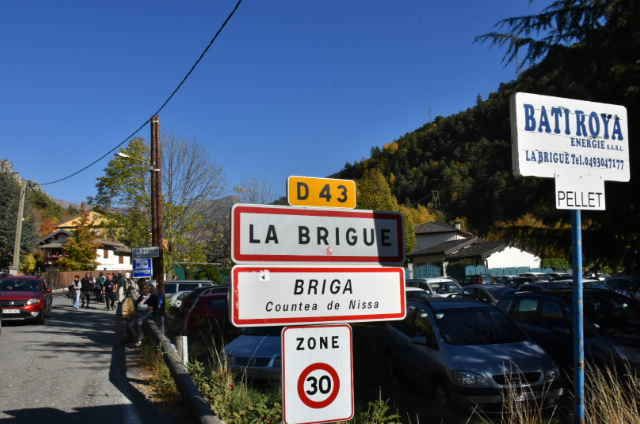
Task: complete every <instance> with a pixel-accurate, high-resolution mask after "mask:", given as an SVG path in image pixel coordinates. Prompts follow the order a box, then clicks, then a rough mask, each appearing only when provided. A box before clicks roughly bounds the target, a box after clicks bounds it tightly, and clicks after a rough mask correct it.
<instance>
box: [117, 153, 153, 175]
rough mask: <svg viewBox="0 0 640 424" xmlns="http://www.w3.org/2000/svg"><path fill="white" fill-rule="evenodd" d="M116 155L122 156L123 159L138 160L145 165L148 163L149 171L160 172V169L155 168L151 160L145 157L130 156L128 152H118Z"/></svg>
mask: <svg viewBox="0 0 640 424" xmlns="http://www.w3.org/2000/svg"><path fill="white" fill-rule="evenodd" d="M116 156H117V157H120V158H122V159H128V160H132V161H134V162H138V163H142V164H144V165H147V166H148V167H149V171H151V172H160V169H158V168H154V167H153V166H151V163H149V161H146V160H144V159H138V158H134V157H132V156H129V155H128V154H126V153H122V152H118V153H116Z"/></svg>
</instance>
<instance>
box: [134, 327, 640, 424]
mask: <svg viewBox="0 0 640 424" xmlns="http://www.w3.org/2000/svg"><path fill="white" fill-rule="evenodd" d="M218 346H220V344H218ZM208 357H209V359H210V363H208V364H203V363H202V362H197V361H196V362H192V363H190V364H189V372H190V373H191V375H192V377H193V379H194V381H195V383H196V385H197V386H198V388H199V389H200V391H201V393H202V394H203V395H204V396H205V398H207V400H208V401H209V402H210V404H211V406H212V409H213V410H214V411H215V412H216V414H218V415H219V417H220V418H221V419H223V420H224V421H225V422H226V423H227V424H276V423H280V422H282V404H281V402H282V395H281V392H280V387H279V386H276V385H259V386H255V385H253V384H249V383H248V382H247V380H246V378H245V377H244V376H238V375H234V373H232V372H231V369H230V367H229V364H228V362H227V359H226V357H225V356H224V355H223V354H221V353H220V352H219V351H217V350H215V349H210V354H209V355H208ZM142 360H143V364H144V365H145V366H146V367H147V368H148V369H149V370H150V371H151V373H152V377H151V387H152V389H153V393H154V395H155V396H156V397H157V398H158V399H160V400H163V401H166V402H171V401H176V400H178V399H179V393H178V391H177V389H176V387H175V384H174V382H173V378H172V376H171V374H170V372H169V369H168V368H167V367H166V365H165V363H164V360H163V358H162V353H161V351H160V350H159V348H158V347H155V346H154V345H153V343H152V342H151V341H150V340H149V339H145V341H144V342H143V345H142ZM586 374H587V378H586V385H585V394H586V402H587V408H586V409H587V416H586V422H587V423H588V424H605V423H606V424H640V376H639V375H638V374H637V373H635V372H632V371H631V369H630V368H629V367H627V368H626V370H625V371H624V372H618V373H616V372H615V371H613V370H611V369H607V368H605V369H602V368H597V367H591V366H589V367H588V369H587V373H586ZM510 387H511V388H510V389H508V390H507V391H506V392H505V394H504V397H503V408H502V410H501V412H500V413H499V414H498V415H497V416H496V415H494V416H489V415H487V414H484V413H483V412H481V411H479V410H474V411H472V412H471V413H470V414H469V417H468V419H467V420H466V422H465V424H560V423H566V422H569V420H567V418H568V417H566V416H564V415H566V414H567V413H568V411H566V410H564V411H563V410H560V409H557V407H556V409H554V408H552V409H551V410H548V409H547V410H545V408H544V406H545V402H544V400H545V394H544V393H543V395H542V397H541V398H538V399H536V398H535V397H534V396H531V395H532V392H531V389H530V388H517V387H516V386H515V385H511V386H510ZM522 398H530V399H532V400H529V401H526V402H523V401H521V399H522ZM391 405H392V402H391V399H383V398H382V394H379V396H378V399H376V400H373V401H369V402H368V403H367V404H365V405H363V407H362V408H361V409H360V410H358V411H356V415H355V417H354V419H353V420H352V421H351V423H352V424H401V423H408V424H420V422H421V420H420V418H419V417H417V416H416V417H411V416H410V414H411V412H410V411H397V410H394V408H393V407H392V406H391ZM401 413H402V414H404V415H401ZM429 422H436V421H432V420H429ZM442 422H444V421H442Z"/></svg>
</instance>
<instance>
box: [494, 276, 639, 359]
mask: <svg viewBox="0 0 640 424" xmlns="http://www.w3.org/2000/svg"><path fill="white" fill-rule="evenodd" d="M551 284H557V283H551ZM572 293H573V290H572V289H571V288H570V287H569V288H555V289H553V288H548V289H540V290H526V291H521V292H517V293H515V294H514V295H513V296H512V297H511V298H506V299H503V300H502V301H500V302H498V306H499V307H500V308H501V309H502V310H504V311H505V312H506V313H507V314H508V315H509V316H510V317H511V318H512V319H514V320H515V321H516V322H517V323H518V325H519V326H520V328H522V329H523V330H524V331H525V332H526V333H527V334H528V335H529V336H530V337H531V338H532V339H533V340H534V341H536V343H538V344H539V345H541V346H542V347H543V348H544V349H545V350H546V351H547V352H548V353H549V354H550V355H551V356H552V357H553V359H554V360H555V361H556V363H558V365H560V366H561V367H563V368H565V369H569V368H571V367H572V365H573V344H572V343H570V342H569V341H570V340H573V338H572V335H573V326H572V313H571V311H572ZM583 302H584V336H585V358H586V359H587V361H589V362H591V363H594V364H599V365H610V366H620V365H622V366H624V365H625V363H627V362H628V363H629V364H630V365H631V366H632V367H634V368H636V369H640V331H639V330H640V307H639V305H638V303H637V302H636V301H634V300H633V299H629V298H627V297H625V296H622V295H620V294H617V293H614V292H612V291H610V290H606V289H598V288H585V290H584V299H583Z"/></svg>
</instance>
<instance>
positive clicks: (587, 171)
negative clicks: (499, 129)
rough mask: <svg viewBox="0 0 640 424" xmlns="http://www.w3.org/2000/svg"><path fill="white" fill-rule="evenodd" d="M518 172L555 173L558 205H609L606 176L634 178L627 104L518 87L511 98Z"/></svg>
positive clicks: (585, 207) (551, 175)
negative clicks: (605, 184) (518, 89)
mask: <svg viewBox="0 0 640 424" xmlns="http://www.w3.org/2000/svg"><path fill="white" fill-rule="evenodd" d="M511 134H512V138H513V142H512V147H513V153H512V159H513V171H514V173H515V174H516V175H523V176H536V177H547V178H555V179H556V207H557V208H558V209H593V210H604V208H605V202H604V181H629V179H630V175H631V174H630V168H629V134H628V122H627V109H626V108H625V107H624V106H618V105H611V104H606V103H594V102H588V101H584V100H574V99H565V98H561V97H551V96H541V95H537V94H530V93H516V94H515V95H514V96H513V97H512V99H511Z"/></svg>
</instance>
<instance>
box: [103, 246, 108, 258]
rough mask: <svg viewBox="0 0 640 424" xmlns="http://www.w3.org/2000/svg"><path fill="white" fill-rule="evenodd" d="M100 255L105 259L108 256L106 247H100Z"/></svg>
mask: <svg viewBox="0 0 640 424" xmlns="http://www.w3.org/2000/svg"><path fill="white" fill-rule="evenodd" d="M102 257H103V258H105V259H107V258H109V249H107V248H106V247H105V248H104V249H102Z"/></svg>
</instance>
